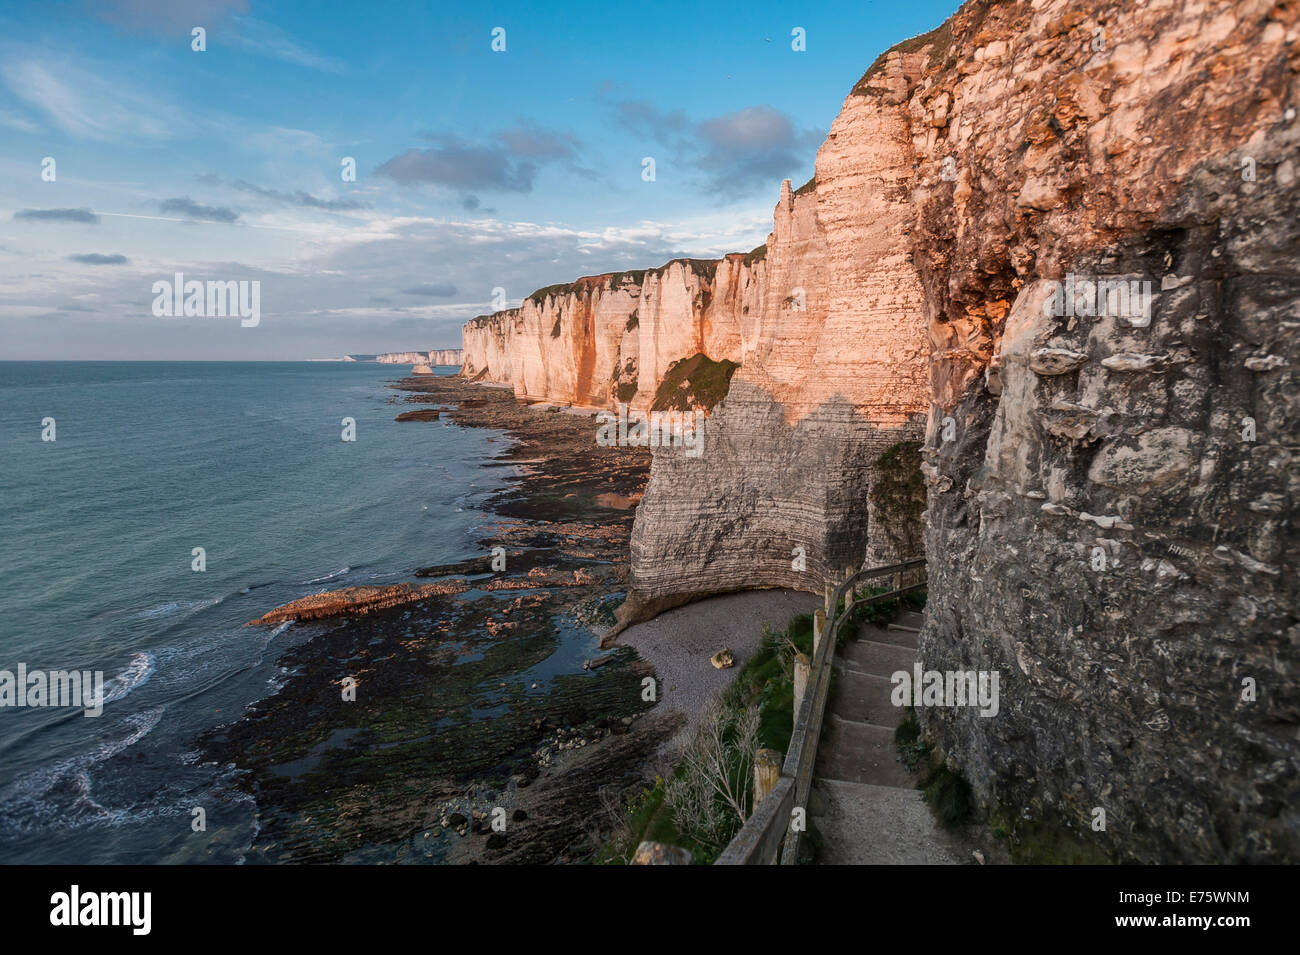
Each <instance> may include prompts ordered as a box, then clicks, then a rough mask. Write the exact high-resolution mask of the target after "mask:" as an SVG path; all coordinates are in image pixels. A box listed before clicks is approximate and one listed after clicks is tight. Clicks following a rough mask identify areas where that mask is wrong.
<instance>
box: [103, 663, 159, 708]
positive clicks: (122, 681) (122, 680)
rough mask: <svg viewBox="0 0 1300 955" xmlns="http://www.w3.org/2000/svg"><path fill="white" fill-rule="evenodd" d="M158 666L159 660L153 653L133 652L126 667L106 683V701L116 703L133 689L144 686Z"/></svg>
mask: <svg viewBox="0 0 1300 955" xmlns="http://www.w3.org/2000/svg"><path fill="white" fill-rule="evenodd" d="M157 668H158V661H157V660H156V659H154V655H153V654H152V653H146V652H144V651H143V650H142V651H140V652H138V653H133V654H131V662H130V663H128V664H127V665H126V669H125V670H123V671H122V672H121V673H119V674H117V676H115V677H113V678H112V679H111V680H109V681H108V682H107V683H105V684H104V702H105V703H116V702H117V701H118V700H120V699H122V698H123V697H125V696H126V695H127V694H128V693H130V692H131V691H132V690H134V689H136V688H138V687H141V686H144V685H145V684H146V683H148V682H149V678H150V677H151V676H153V674H154V670H156V669H157Z"/></svg>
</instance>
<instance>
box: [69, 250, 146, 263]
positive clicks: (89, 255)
mask: <svg viewBox="0 0 1300 955" xmlns="http://www.w3.org/2000/svg"><path fill="white" fill-rule="evenodd" d="M68 261H69V262H80V263H81V264H82V265H126V264H127V263H128V262H130V261H131V260H130V259H128V258H127V257H126V256H125V255H119V254H117V253H112V254H109V255H104V254H102V253H100V252H85V253H82V254H80V255H70V256H68Z"/></svg>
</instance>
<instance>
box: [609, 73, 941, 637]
mask: <svg viewBox="0 0 1300 955" xmlns="http://www.w3.org/2000/svg"><path fill="white" fill-rule="evenodd" d="M908 68H909V64H908V63H905V62H900V63H894V64H891V65H890V66H889V67H888V68H887V70H886V73H887V75H888V76H890V77H891V78H893V79H895V80H896V81H897V83H898V85H899V86H900V87H901V88H905V85H906V80H905V73H906V70H907V69H908ZM910 175H911V141H910V138H909V136H908V114H907V109H906V106H905V104H904V102H903V100H902V99H901V97H899V98H895V100H894V101H892V102H890V101H885V100H882V99H880V98H869V97H862V96H856V95H854V96H850V97H849V98H848V100H847V101H846V102H845V105H844V109H843V110H842V112H841V113H840V116H839V118H838V119H836V121H835V123H834V124H833V126H832V128H831V132H830V135H829V136H828V138H827V140H826V143H825V145H824V146H822V148H821V150H820V151H819V152H818V155H817V165H816V176H815V178H814V180H813V182H812V183H811V184H809V185H808V186H805V187H804V188H802V189H800V190H799V191H798V193H797V194H796V193H794V192H792V191H791V189H790V184H789V182H786V183H785V184H784V185H783V186H782V190H781V197H780V201H779V202H778V203H777V206H776V210H775V213H774V216H773V220H774V222H773V226H774V227H773V231H772V234H771V235H770V236H769V237H768V241H767V252H766V258H765V263H766V271H765V276H764V278H765V282H766V287H765V289H764V296H763V300H762V303H761V308H760V309H758V310H757V311H756V312H752V313H751V314H756V318H754V319H753V320H752V326H750V327H747V328H746V335H745V338H744V341H743V351H742V356H741V368H740V371H738V372H737V373H736V375H735V377H734V378H733V380H732V384H731V391H730V393H729V394H728V395H727V398H726V400H725V401H723V402H722V403H721V404H720V405H719V406H717V407H715V408H714V409H713V411H712V413H711V415H710V417H709V419H708V422H707V425H706V428H705V433H704V449H703V453H702V454H701V455H700V456H698V457H690V456H688V455H686V454H684V453H682V452H681V451H680V450H678V449H676V448H672V449H660V450H658V451H656V452H655V458H654V466H653V467H652V469H651V473H650V484H649V486H648V487H647V489H646V495H645V499H644V500H643V501H642V502H641V506H640V507H639V508H638V510H637V518H636V526H635V528H634V530H633V538H632V562H631V581H632V588H631V593H630V594H629V598H628V601H627V603H626V604H625V605H624V608H623V610H622V619H623V620H624V621H630V620H633V619H638V618H640V617H643V616H647V615H649V614H652V613H655V612H657V611H659V610H661V609H663V608H664V607H666V606H672V605H673V604H676V603H681V602H684V601H686V600H689V599H693V598H694V597H697V596H700V595H703V594H709V593H718V592H722V591H727V590H736V589H745V588H751V587H794V588H797V589H802V590H811V591H820V590H821V589H822V587H823V585H824V583H825V582H826V581H827V580H830V579H832V578H835V579H838V578H839V577H840V576H842V574H843V572H844V571H845V570H846V569H849V568H852V569H857V568H858V567H859V566H860V565H861V564H862V562H863V559H864V557H865V555H866V553H867V549H868V545H869V538H870V536H871V527H870V524H869V521H868V504H867V502H868V498H869V489H870V481H871V469H872V466H873V464H874V462H875V461H876V460H877V459H878V458H879V457H880V455H881V454H882V453H883V452H884V451H885V450H887V449H888V448H889V447H890V446H892V445H893V444H895V443H897V442H899V441H902V440H906V439H908V438H911V439H918V438H920V437H921V434H922V426H921V420H922V419H923V416H924V412H925V409H926V408H927V406H928V387H929V380H928V374H927V359H928V343H927V339H926V334H925V322H924V319H923V294H922V288H921V282H920V278H919V275H918V273H917V271H916V269H915V267H914V266H913V264H912V262H911V239H910V230H911V223H912V218H913V213H912V207H911V203H910V194H909V190H908V188H907V183H908V180H909V177H910ZM909 556H910V555H909Z"/></svg>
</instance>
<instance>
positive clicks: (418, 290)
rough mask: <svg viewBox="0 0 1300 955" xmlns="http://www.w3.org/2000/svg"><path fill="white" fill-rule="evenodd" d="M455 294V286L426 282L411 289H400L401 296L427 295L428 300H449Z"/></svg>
mask: <svg viewBox="0 0 1300 955" xmlns="http://www.w3.org/2000/svg"><path fill="white" fill-rule="evenodd" d="M456 292H457V289H456V286H454V285H449V284H447V283H445V282H444V283H442V284H435V283H428V282H426V283H425V284H424V285H416V286H413V287H411V288H407V289H402V294H403V295H427V296H429V297H430V298H451V296H453V295H455V294H456Z"/></svg>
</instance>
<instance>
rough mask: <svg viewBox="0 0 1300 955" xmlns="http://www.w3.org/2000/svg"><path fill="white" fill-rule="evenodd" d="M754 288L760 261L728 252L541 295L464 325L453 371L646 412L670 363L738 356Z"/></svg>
mask: <svg viewBox="0 0 1300 955" xmlns="http://www.w3.org/2000/svg"><path fill="white" fill-rule="evenodd" d="M761 282H762V263H761V262H759V263H756V264H755V263H751V264H750V265H746V264H745V257H744V256H741V255H729V256H727V257H725V258H724V259H722V260H721V261H716V260H700V259H680V260H675V261H673V262H669V263H668V264H667V265H665V266H663V267H662V268H659V269H652V270H647V271H635V272H615V273H608V274H605V275H597V276H590V277H587V278H582V279H578V280H577V281H576V282H573V283H570V284H567V285H557V286H551V287H550V288H545V289H541V290H539V291H537V292H534V293H533V294H532V295H530V296H529V297H528V298H527V299H525V300H524V302H523V304H522V305H521V306H520V307H519V308H513V309H507V310H506V311H502V312H496V313H495V314H493V315H484V316H480V317H479V318H476V319H474V320H473V321H471V322H469V323H468V324H467V325H465V327H464V330H463V341H464V355H465V358H464V364H463V367H462V369H461V374H462V375H464V376H465V377H467V378H469V379H471V380H476V381H489V382H497V383H501V384H509V385H513V386H514V389H515V393H516V394H517V395H518V396H519V397H521V398H531V399H539V400H541V399H545V400H548V401H559V402H565V403H572V404H575V405H580V406H585V407H593V408H614V407H615V406H616V405H617V404H618V403H619V402H622V403H624V404H628V405H630V406H631V407H633V408H649V407H650V405H651V403H652V402H653V400H654V396H655V391H656V389H657V388H658V386H659V384H660V382H662V381H663V378H664V373H665V372H666V371H667V370H668V368H669V366H670V365H671V364H672V363H673V362H675V361H679V360H681V359H683V358H688V357H690V356H692V355H695V354H699V353H703V354H704V355H707V356H708V357H709V358H711V359H713V360H715V361H717V360H722V359H728V360H732V361H735V360H738V359H739V357H740V353H741V350H742V349H741V337H742V332H743V330H744V328H745V327H746V324H747V323H748V321H749V319H748V317H747V313H748V311H749V310H750V309H751V308H752V307H753V305H754V304H755V303H756V302H757V301H758V289H759V287H760V286H761Z"/></svg>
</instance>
